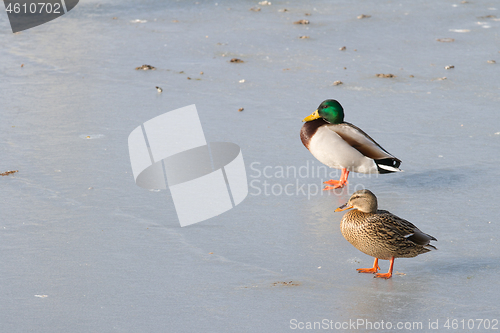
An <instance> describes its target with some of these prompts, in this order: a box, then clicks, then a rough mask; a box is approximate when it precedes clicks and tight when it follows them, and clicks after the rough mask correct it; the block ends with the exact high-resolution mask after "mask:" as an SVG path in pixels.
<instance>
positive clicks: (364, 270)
mask: <svg viewBox="0 0 500 333" xmlns="http://www.w3.org/2000/svg"><path fill="white" fill-rule="evenodd" d="M379 269H380V267H372V268H358V269H357V271H358V273H377V272H378V270H379Z"/></svg>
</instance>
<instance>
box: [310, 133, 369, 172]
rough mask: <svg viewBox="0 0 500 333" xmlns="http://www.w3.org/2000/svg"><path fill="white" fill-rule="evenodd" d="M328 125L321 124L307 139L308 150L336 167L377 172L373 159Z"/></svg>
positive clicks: (321, 160) (332, 166)
mask: <svg viewBox="0 0 500 333" xmlns="http://www.w3.org/2000/svg"><path fill="white" fill-rule="evenodd" d="M329 126H335V125H325V126H321V127H319V128H318V129H317V130H316V133H315V134H314V136H312V137H311V138H310V141H309V147H308V149H309V151H310V152H311V154H313V156H314V157H316V158H317V159H318V160H319V161H320V162H321V163H323V164H325V165H327V166H329V167H331V168H336V169H342V168H346V169H348V170H349V171H354V172H360V173H378V169H377V165H376V164H375V162H374V161H373V159H371V158H368V157H366V156H364V155H363V154H362V153H360V152H359V151H358V150H357V149H355V148H353V147H352V146H351V145H350V144H349V143H347V142H346V141H345V140H344V139H343V138H342V137H341V136H340V135H338V134H337V133H336V132H335V131H332V130H331V129H330V128H329Z"/></svg>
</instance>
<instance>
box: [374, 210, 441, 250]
mask: <svg viewBox="0 0 500 333" xmlns="http://www.w3.org/2000/svg"><path fill="white" fill-rule="evenodd" d="M377 215H378V216H379V217H381V220H382V223H383V225H384V227H385V228H386V229H387V230H391V232H393V233H397V234H398V235H400V236H403V237H404V238H406V239H407V240H409V241H412V242H413V243H415V244H418V245H422V246H430V247H432V248H434V249H435V247H434V246H432V245H430V244H429V243H430V241H431V240H433V241H437V239H436V238H434V237H433V236H431V235H428V234H426V233H424V232H422V231H421V230H420V229H419V228H417V227H416V226H415V225H414V224H413V223H411V222H410V221H407V220H405V219H402V218H400V217H398V216H396V215H394V214H392V213H390V212H388V211H386V210H378V211H377Z"/></svg>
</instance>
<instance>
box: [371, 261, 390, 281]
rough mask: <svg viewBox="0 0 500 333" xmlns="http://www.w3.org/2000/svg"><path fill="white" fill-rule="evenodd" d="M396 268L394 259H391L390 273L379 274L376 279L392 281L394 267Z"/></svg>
mask: <svg viewBox="0 0 500 333" xmlns="http://www.w3.org/2000/svg"><path fill="white" fill-rule="evenodd" d="M393 266H394V257H392V258H391V264H390V265H389V272H387V273H377V274H375V276H374V277H376V278H382V279H390V278H391V276H392V267H393Z"/></svg>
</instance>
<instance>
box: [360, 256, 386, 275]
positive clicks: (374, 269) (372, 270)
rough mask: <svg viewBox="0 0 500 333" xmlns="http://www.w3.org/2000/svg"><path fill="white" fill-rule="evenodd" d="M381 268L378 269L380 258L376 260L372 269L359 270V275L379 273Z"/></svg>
mask: <svg viewBox="0 0 500 333" xmlns="http://www.w3.org/2000/svg"><path fill="white" fill-rule="evenodd" d="M379 269H380V267H378V258H375V261H374V262H373V267H372V268H358V269H357V271H358V273H377V272H378V270H379Z"/></svg>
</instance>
